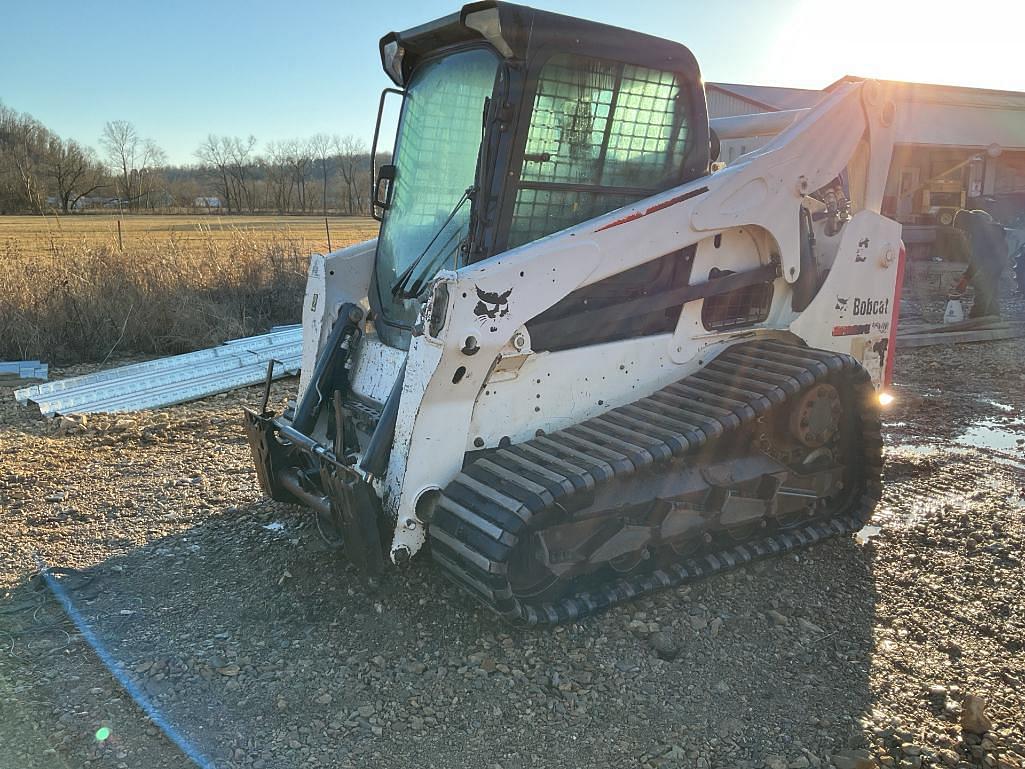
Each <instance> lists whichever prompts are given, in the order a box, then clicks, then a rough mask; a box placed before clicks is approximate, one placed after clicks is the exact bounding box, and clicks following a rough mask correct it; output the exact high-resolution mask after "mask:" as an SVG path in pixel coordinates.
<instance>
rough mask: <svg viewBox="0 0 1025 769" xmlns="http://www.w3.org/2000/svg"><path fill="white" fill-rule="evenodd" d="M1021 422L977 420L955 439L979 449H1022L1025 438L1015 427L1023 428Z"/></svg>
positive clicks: (1005, 450) (1009, 450) (1012, 450)
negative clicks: (1002, 422) (1006, 422)
mask: <svg viewBox="0 0 1025 769" xmlns="http://www.w3.org/2000/svg"><path fill="white" fill-rule="evenodd" d="M1022 427H1023V425H1021V424H1020V423H1019V424H1000V423H999V422H993V421H991V420H988V419H986V420H983V421H981V422H976V423H975V424H973V425H972V426H971V427H969V428H968V429H967V430H965V431H964V432H963V433H961V435H959V436H957V438H955V439H954V440H955V441H956V442H957V443H960V444H962V445H965V446H974V447H975V448H979V449H990V450H992V451H1003V452H1014V451H1021V449H1022V446H1023V445H1025V438H1023V437H1022V436H1021V434H1020V433H1018V432H1014V429H1021V428H1022Z"/></svg>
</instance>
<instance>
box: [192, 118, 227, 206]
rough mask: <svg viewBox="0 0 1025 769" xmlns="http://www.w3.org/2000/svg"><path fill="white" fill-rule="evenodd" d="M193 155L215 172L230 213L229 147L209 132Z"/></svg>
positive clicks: (221, 139) (222, 139)
mask: <svg viewBox="0 0 1025 769" xmlns="http://www.w3.org/2000/svg"><path fill="white" fill-rule="evenodd" d="M195 155H196V157H197V158H198V159H199V161H200V162H201V163H202V164H203V165H204V166H206V167H207V168H208V169H209V170H210V171H211V172H213V173H216V174H217V178H218V182H219V183H220V187H221V189H220V191H221V193H222V194H223V195H224V206H225V208H227V209H228V213H229V214H230V213H231V202H232V183H231V173H230V170H229V169H230V168H231V148H230V147H229V146H228V145H227V143H226V140H225V139H224V138H222V137H220V136H214V135H213V134H210V135H209V136H207V137H206V139H204V140H203V143H202V144H200V145H199V149H197V150H196V152H195Z"/></svg>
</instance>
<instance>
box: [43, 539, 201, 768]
mask: <svg viewBox="0 0 1025 769" xmlns="http://www.w3.org/2000/svg"><path fill="white" fill-rule="evenodd" d="M36 562H37V563H38V565H39V573H40V574H41V575H42V577H43V579H44V580H45V581H46V586H47V587H48V588H50V592H51V593H53V596H54V598H56V599H57V601H58V602H59V603H60V605H61V607H62V608H63V609H64V613H65V614H67V615H68V619H70V620H71V621H72V622H73V623H75V627H77V628H78V632H79V633H81V634H82V637H83V638H84V639H85V640H86V642H87V643H88V644H89V646H90V647H92V650H93V651H94V652H95V653H96V656H97V657H99V658H100V661H101V662H103V664H104V665H105V666H106V667H107V670H109V671H110V673H111V675H113V676H114V678H116V679H117V681H118V683H120V684H121V688H122V689H124V690H125V691H126V692H127V693H128V696H130V697H131V698H132V699H133V700H134V701H135V704H136V705H138V706H139V707H140V708H141V709H142V710H143V712H145V713H146V715H147V716H149V718H150V720H151V721H152V722H153V723H154V725H156V727H157V728H158V729H160V730H161V731H162V732H163V733H164V734H165V735H166V736H167V738H168V739H169V740H171V742H173V743H174V744H175V745H177V746H178V748H179V749H180V750H181V752H182V753H184V754H185V755H186V756H187V757H188V758H189V760H191V761H192V762H193V763H194V764H195V765H196V766H198V767H200V769H215V766H214V763H213V761H211V760H210V759H209V758H207V757H206V756H204V755H203V754H202V753H201V752H200V751H199V749H198V748H197V747H195V746H194V745H193V744H192V743H191V742H189V741H188V740H187V739H186V738H185V737H184V736H183V735H182V734H181V733H180V732H179V731H178V730H177V729H175V728H174V726H173V725H172V724H171V723H170V722H169V721H168V720H167V719H166V718H165V717H164V715H163V714H162V713H161V712H160V710H158V709H157V706H156V705H154V704H153V703H152V702H151V701H150V699H149V698H148V697H147V696H146V694H145V693H144V692H143V691H142V689H140V688H139V686H138V685H137V684H136V683H135V682H134V681H132V679H131V678H129V677H128V674H127V673H126V672H125V670H124V668H122V666H121V665H120V664H119V663H118V662H117V660H116V659H114V655H112V654H111V653H110V652H109V651H108V650H107V648H106V646H104V644H103V642H102V641H101V640H100V639H99V637H98V636H97V635H96V633H94V632H93V630H92V628H90V627H89V625H88V623H87V622H86V621H85V618H84V617H83V616H82V614H81V612H79V611H78V609H77V608H75V604H74V602H73V601H72V600H71V596H70V595H69V594H68V591H67V590H66V589H65V587H64V586H63V585H62V584H61V583H60V581H59V580H58V579H56V578H55V577H54V576H53V574H51V573H50V568H49V566H47V565H46V563H44V562H43V561H42V559H40V558H38V557H37V558H36Z"/></svg>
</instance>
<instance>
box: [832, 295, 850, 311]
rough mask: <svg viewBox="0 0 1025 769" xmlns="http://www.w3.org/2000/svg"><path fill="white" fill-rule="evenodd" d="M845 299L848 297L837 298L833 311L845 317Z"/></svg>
mask: <svg viewBox="0 0 1025 769" xmlns="http://www.w3.org/2000/svg"><path fill="white" fill-rule="evenodd" d="M847 299H848V297H845V296H838V297H837V298H836V307H834V308H833V309H835V310H839V311H840V314H841V315H846V314H847Z"/></svg>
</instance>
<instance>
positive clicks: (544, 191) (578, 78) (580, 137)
mask: <svg viewBox="0 0 1025 769" xmlns="http://www.w3.org/2000/svg"><path fill="white" fill-rule="evenodd" d="M687 137H688V125H687V105H686V104H685V103H684V97H683V92H682V91H681V88H680V84H679V82H678V78H677V76H676V75H675V74H674V73H672V72H662V71H659V70H654V69H648V68H646V67H638V66H634V65H630V64H623V63H620V62H611V61H604V60H600V59H593V58H586V57H581V56H574V55H570V54H559V55H557V56H553V57H552V58H551V59H549V60H548V62H547V63H546V64H545V66H544V68H543V69H542V71H541V76H540V78H539V80H538V86H537V93H536V96H535V98H534V108H533V112H532V114H531V121H530V127H529V129H528V132H527V144H526V148H525V151H524V159H523V168H522V171H521V173H520V185H519V190H518V194H517V197H516V202H515V205H514V210H513V219H512V224H511V227H510V235H509V245H510V246H515V245H520V244H522V243H526V242H529V241H531V240H534V239H536V238H538V237H542V236H544V235H548V234H550V233H553V232H557V231H558V230H561V229H565V228H566V227H569V226H571V225H573V224H577V223H579V222H582V221H584V220H586V219H589V218H591V217H594V216H597V215H599V214H603V213H606V212H608V211H611V210H613V209H615V208H619V207H621V206H624V205H626V204H628V203H631V202H633V201H635V200H639V199H641V198H644V197H647V196H648V195H651V194H653V193H655V192H658V191H660V190H663V189H666V188H668V187H671V186H672V185H673V184H675V183H677V181H678V180H679V177H680V172H681V167H682V164H683V160H684V154H685V151H686V149H687Z"/></svg>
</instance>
